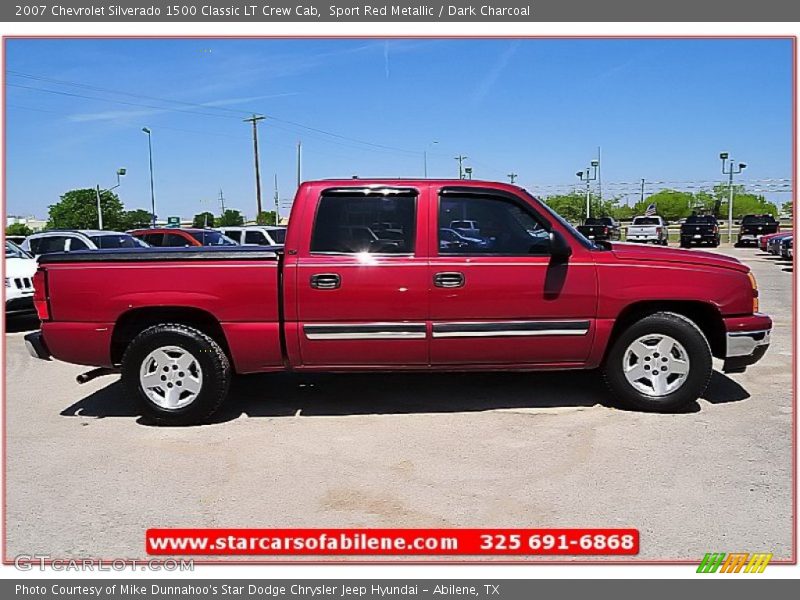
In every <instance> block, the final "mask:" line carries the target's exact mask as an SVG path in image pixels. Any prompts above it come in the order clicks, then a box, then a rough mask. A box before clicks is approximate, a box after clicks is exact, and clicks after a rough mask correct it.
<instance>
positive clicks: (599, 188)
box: [597, 146, 603, 202]
mask: <svg viewBox="0 0 800 600" xmlns="http://www.w3.org/2000/svg"><path fill="white" fill-rule="evenodd" d="M600 164H601V160H600V146H598V147H597V199H598V200H599V201H600V202H602V201H603V180H602V179H601V177H600Z"/></svg>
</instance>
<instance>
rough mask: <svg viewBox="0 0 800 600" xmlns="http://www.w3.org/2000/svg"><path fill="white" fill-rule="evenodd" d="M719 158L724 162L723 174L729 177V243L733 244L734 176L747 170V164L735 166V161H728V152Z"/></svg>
mask: <svg viewBox="0 0 800 600" xmlns="http://www.w3.org/2000/svg"><path fill="white" fill-rule="evenodd" d="M719 158H720V160H721V161H722V174H723V175H727V176H728V243H729V244H732V243H733V176H734V175H738V174H739V173H741V172H742V171H744V170H745V169H746V168H747V164H746V163H739V165H738V166H734V165H735V164H736V163H735V161H734V160H733V159H731V160H730V161H728V153H727V152H720V153H719ZM725 163H727V164H728V168H727V169H726V168H725Z"/></svg>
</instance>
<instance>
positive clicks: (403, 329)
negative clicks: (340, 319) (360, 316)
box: [303, 323, 427, 340]
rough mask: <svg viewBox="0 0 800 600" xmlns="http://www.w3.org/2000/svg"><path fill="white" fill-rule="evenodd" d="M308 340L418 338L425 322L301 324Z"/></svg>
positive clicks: (422, 335) (424, 335)
mask: <svg viewBox="0 0 800 600" xmlns="http://www.w3.org/2000/svg"><path fill="white" fill-rule="evenodd" d="M303 333H305V336H306V338H308V339H309V340H420V339H425V337H426V335H427V333H426V328H425V323H319V324H312V325H303Z"/></svg>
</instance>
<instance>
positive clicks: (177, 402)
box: [122, 323, 231, 425]
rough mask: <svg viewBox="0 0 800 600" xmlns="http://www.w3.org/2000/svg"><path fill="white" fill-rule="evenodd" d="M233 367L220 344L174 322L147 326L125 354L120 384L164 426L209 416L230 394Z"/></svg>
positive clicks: (193, 329) (149, 414)
mask: <svg viewBox="0 0 800 600" xmlns="http://www.w3.org/2000/svg"><path fill="white" fill-rule="evenodd" d="M230 379H231V366H230V362H229V361H228V357H227V356H226V354H225V352H224V351H223V350H222V348H221V347H220V345H219V344H218V343H217V342H216V341H214V339H213V338H211V337H209V336H208V335H206V334H205V333H203V332H202V331H200V330H198V329H195V328H193V327H189V326H187V325H181V324H176V323H166V324H161V325H154V326H152V327H148V328H147V329H145V330H144V331H142V332H141V333H140V334H139V335H137V336H136V337H135V338H134V339H133V340H132V341H131V343H130V344H129V345H128V348H127V349H126V350H125V354H124V355H123V357H122V383H123V385H124V386H125V388H126V390H127V391H128V393H129V394H130V395H131V396H132V397H134V398H135V399H136V400H137V402H138V403H139V406H140V407H141V410H142V414H143V415H144V416H145V417H148V418H150V419H152V420H153V421H155V422H156V423H159V424H162V425H190V424H195V423H201V422H203V421H205V420H206V419H208V418H209V417H210V416H211V415H212V414H213V413H214V412H215V411H216V410H217V409H218V408H219V406H220V405H221V404H222V402H223V400H225V397H226V396H227V395H228V387H229V386H230Z"/></svg>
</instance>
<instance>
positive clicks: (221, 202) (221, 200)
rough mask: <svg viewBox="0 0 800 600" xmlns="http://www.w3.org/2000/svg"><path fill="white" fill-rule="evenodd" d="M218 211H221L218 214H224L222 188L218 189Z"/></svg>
mask: <svg viewBox="0 0 800 600" xmlns="http://www.w3.org/2000/svg"><path fill="white" fill-rule="evenodd" d="M219 209H220V210H221V211H222V212H221V213H220V214H223V215H224V214H225V197H224V196H223V195H222V188H219Z"/></svg>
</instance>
